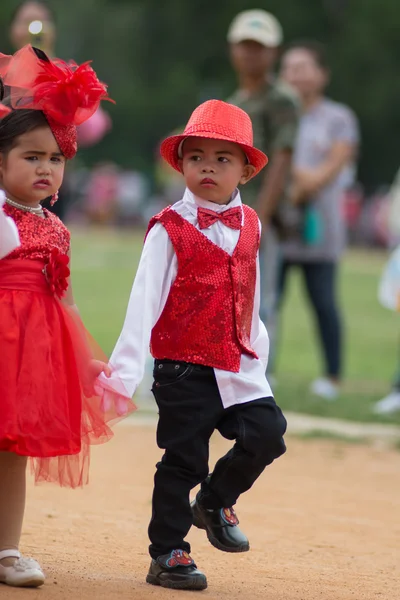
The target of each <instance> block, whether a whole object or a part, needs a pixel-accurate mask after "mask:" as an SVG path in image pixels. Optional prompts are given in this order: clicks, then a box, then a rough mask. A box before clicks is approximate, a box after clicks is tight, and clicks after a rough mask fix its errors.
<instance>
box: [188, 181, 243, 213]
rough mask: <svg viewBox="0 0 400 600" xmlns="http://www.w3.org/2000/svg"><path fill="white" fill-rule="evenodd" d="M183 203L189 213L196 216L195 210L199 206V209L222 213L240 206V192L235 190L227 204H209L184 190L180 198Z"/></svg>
mask: <svg viewBox="0 0 400 600" xmlns="http://www.w3.org/2000/svg"><path fill="white" fill-rule="evenodd" d="M182 200H183V202H185V204H186V205H187V207H188V209H189V210H190V212H191V213H192V214H193V215H195V214H197V209H198V207H199V206H201V208H207V209H208V210H213V211H215V212H217V213H221V212H224V211H225V210H228V208H235V207H236V206H240V207H241V206H242V199H241V197H240V192H239V190H238V189H237V188H236V190H235V191H234V192H233V194H232V199H231V201H230V202H228V204H215V202H209V201H208V200H203V199H202V198H199V197H198V196H195V195H194V194H192V192H191V191H190V190H189V188H186V190H185V193H184V195H183V198H182Z"/></svg>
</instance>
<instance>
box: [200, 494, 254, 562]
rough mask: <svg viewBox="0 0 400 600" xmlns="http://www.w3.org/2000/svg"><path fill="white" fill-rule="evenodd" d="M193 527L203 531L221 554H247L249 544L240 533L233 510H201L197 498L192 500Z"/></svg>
mask: <svg viewBox="0 0 400 600" xmlns="http://www.w3.org/2000/svg"><path fill="white" fill-rule="evenodd" d="M191 507H192V511H193V525H195V526H196V527H198V528H199V529H205V530H206V532H207V537H208V540H209V542H210V543H211V544H212V545H213V546H214V547H215V548H218V550H222V551H223V552H247V551H248V550H250V544H249V540H248V539H247V537H246V536H245V535H244V533H243V532H242V531H240V529H239V527H238V525H239V520H238V518H237V516H236V513H235V511H234V510H233V508H218V509H216V510H210V509H207V508H203V507H202V506H201V504H199V502H198V500H197V498H196V499H195V500H193V502H192V504H191Z"/></svg>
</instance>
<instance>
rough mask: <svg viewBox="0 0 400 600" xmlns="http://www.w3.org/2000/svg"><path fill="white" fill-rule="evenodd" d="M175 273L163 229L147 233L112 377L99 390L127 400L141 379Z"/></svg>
mask: <svg viewBox="0 0 400 600" xmlns="http://www.w3.org/2000/svg"><path fill="white" fill-rule="evenodd" d="M176 273H177V258H176V255H175V252H174V249H173V246H172V244H171V241H170V239H169V237H168V234H167V232H166V230H165V229H164V227H163V226H162V225H161V224H159V223H156V225H154V227H153V228H152V229H151V230H150V232H149V234H148V236H147V238H146V242H145V245H144V248H143V252H142V256H141V259H140V263H139V267H138V270H137V272H136V277H135V280H134V282H133V286H132V291H131V295H130V298H129V303H128V308H127V311H126V317H125V322H124V325H123V328H122V332H121V335H120V336H119V339H118V341H117V344H116V346H115V348H114V351H113V353H112V355H111V358H110V366H111V370H112V373H111V377H110V378H105V377H104V376H103V375H100V377H99V383H100V384H101V385H102V387H104V388H106V389H109V390H111V391H114V392H116V393H119V394H121V395H124V396H126V394H128V395H129V396H130V397H131V396H132V395H133V394H134V393H135V391H136V388H137V387H138V385H139V384H140V382H141V380H142V379H143V375H144V369H145V363H146V358H147V356H148V353H149V346H150V337H151V331H152V329H153V327H154V325H155V324H156V323H157V321H158V319H159V318H160V316H161V313H162V311H163V309H164V306H165V303H166V301H167V298H168V295H169V291H170V289H171V286H172V284H173V282H174V280H175V277H176Z"/></svg>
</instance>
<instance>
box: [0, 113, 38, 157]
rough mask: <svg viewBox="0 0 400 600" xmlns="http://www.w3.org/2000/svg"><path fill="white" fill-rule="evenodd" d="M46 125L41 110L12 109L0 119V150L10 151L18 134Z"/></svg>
mask: <svg viewBox="0 0 400 600" xmlns="http://www.w3.org/2000/svg"><path fill="white" fill-rule="evenodd" d="M46 126H48V122H47V119H46V117H45V116H44V114H43V113H42V111H41V110H30V109H18V110H13V111H12V112H11V113H10V114H8V115H6V116H5V117H3V119H1V121H0V152H3V153H7V152H10V150H12V149H13V148H14V147H15V145H16V143H17V138H19V136H20V135H23V134H24V133H29V132H30V131H33V130H34V129H39V128H40V127H46Z"/></svg>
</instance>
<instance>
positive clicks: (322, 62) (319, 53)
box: [285, 40, 329, 71]
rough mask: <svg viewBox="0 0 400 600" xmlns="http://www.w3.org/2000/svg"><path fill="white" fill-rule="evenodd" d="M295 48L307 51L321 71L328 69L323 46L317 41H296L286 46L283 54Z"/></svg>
mask: <svg viewBox="0 0 400 600" xmlns="http://www.w3.org/2000/svg"><path fill="white" fill-rule="evenodd" d="M297 48H299V49H301V50H307V52H309V53H310V54H311V55H312V57H313V58H314V60H315V62H316V63H317V65H318V66H319V67H320V68H321V69H324V70H325V71H327V70H328V69H329V64H328V59H327V56H326V50H325V46H324V45H323V44H321V42H318V41H317V40H298V41H295V42H291V43H290V44H288V45H287V46H286V48H285V52H287V51H289V50H294V49H297Z"/></svg>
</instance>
